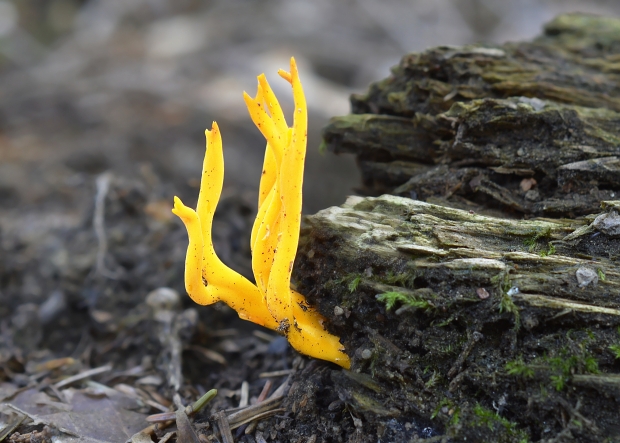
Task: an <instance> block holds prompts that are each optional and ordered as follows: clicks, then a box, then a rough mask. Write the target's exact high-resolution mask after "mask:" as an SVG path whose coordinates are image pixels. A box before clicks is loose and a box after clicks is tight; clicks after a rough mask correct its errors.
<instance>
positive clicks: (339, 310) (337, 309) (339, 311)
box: [334, 306, 344, 317]
mask: <svg viewBox="0 0 620 443" xmlns="http://www.w3.org/2000/svg"><path fill="white" fill-rule="evenodd" d="M342 314H344V309H342V308H341V307H340V306H336V307H335V308H334V315H335V316H336V317H338V316H340V315H342Z"/></svg>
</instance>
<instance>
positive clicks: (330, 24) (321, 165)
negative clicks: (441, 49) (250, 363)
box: [0, 0, 620, 231]
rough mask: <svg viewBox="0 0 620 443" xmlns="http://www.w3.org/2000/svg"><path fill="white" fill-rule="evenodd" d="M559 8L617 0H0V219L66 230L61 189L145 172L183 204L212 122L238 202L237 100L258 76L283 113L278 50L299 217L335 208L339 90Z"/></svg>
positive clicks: (340, 185) (258, 141) (252, 143)
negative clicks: (294, 117) (291, 127)
mask: <svg viewBox="0 0 620 443" xmlns="http://www.w3.org/2000/svg"><path fill="white" fill-rule="evenodd" d="M568 11H582V12H591V13H598V14H618V13H620V2H617V1H613V0H607V1H605V0H598V1H597V0H573V1H569V0H339V1H334V0H204V1H199V0H174V1H173V0H131V1H127V0H0V207H2V208H4V211H0V223H3V224H4V229H5V230H7V229H8V230H9V231H10V230H11V226H10V225H11V223H13V224H19V225H20V227H21V228H22V229H23V227H24V226H23V223H24V219H23V217H17V218H15V217H11V218H10V220H9V219H8V218H7V217H3V215H2V212H4V213H5V214H6V213H7V211H10V210H11V209H13V210H14V209H16V208H19V209H20V211H22V214H24V213H27V212H28V209H31V210H32V211H34V212H33V213H35V214H36V213H37V212H40V211H41V210H45V211H46V223H47V224H49V223H52V224H54V223H56V224H58V225H64V224H67V223H69V224H70V223H73V222H75V220H76V218H75V217H73V218H72V216H71V214H72V211H73V209H72V208H73V206H74V205H75V204H76V202H77V201H78V200H77V197H75V195H76V193H75V191H76V190H80V189H83V188H86V189H88V190H89V192H92V190H93V183H94V180H95V176H96V175H97V174H100V173H102V172H104V171H106V170H112V171H114V172H115V173H116V174H120V175H123V174H125V175H128V176H131V175H132V174H141V175H142V176H143V177H145V176H150V177H157V179H158V180H161V181H162V182H166V183H170V184H171V188H170V189H171V191H170V193H172V192H178V193H180V194H181V196H182V197H184V199H185V200H186V201H187V202H188V203H190V204H191V203H193V201H192V199H194V201H195V198H196V186H197V183H198V182H197V180H198V179H199V173H200V169H201V167H200V165H201V162H202V156H203V154H204V133H203V131H204V129H205V128H206V127H208V126H210V124H211V121H213V120H217V121H218V122H219V124H220V127H221V129H222V133H223V138H224V150H225V156H226V162H227V163H226V168H227V169H226V183H225V192H228V193H233V192H234V193H241V194H244V195H246V194H247V195H248V201H252V202H253V201H254V200H255V198H256V197H255V192H256V191H255V190H256V187H257V185H258V181H259V178H260V170H261V164H262V158H263V152H264V141H263V140H262V138H261V137H260V134H259V133H258V131H257V130H256V129H255V128H254V127H253V125H252V123H251V121H250V119H249V117H248V115H247V111H246V109H245V106H244V103H243V100H242V95H241V93H242V91H243V90H246V91H248V92H249V93H250V94H252V95H253V94H254V93H255V88H256V75H258V74H260V73H262V72H265V73H266V74H267V76H268V79H269V80H270V81H271V84H272V86H273V87H274V89H275V90H276V93H277V94H278V95H279V96H280V97H281V101H282V102H283V104H285V105H286V109H287V110H288V111H290V110H291V109H290V99H291V96H290V91H289V87H287V84H286V83H285V82H284V81H282V80H281V79H279V77H278V76H277V75H276V72H277V69H278V68H287V67H288V60H289V57H290V56H292V55H293V56H295V57H296V58H297V61H298V65H299V67H300V73H301V78H302V82H303V85H304V87H305V91H306V95H307V97H308V104H309V110H310V135H309V145H308V161H307V166H306V184H305V186H306V190H305V207H304V210H305V212H307V213H313V212H316V211H317V210H319V209H321V208H325V207H327V206H330V205H337V204H341V203H342V202H343V201H344V198H345V196H346V195H348V194H351V193H353V192H354V188H355V186H356V185H357V184H358V174H357V171H356V167H355V164H354V161H353V159H352V158H346V157H345V158H337V157H335V156H333V155H331V154H326V155H320V154H319V152H318V146H319V143H320V130H321V128H322V126H323V125H324V124H325V123H326V121H327V120H328V118H329V117H330V116H334V115H342V114H346V113H348V112H349V104H348V96H349V95H350V94H351V93H353V92H361V91H364V90H365V89H366V87H367V85H368V84H369V83H370V82H372V81H376V80H379V79H382V78H384V77H386V76H387V75H388V74H389V69H390V66H392V65H394V64H396V63H398V61H399V59H400V57H401V56H402V55H404V54H405V53H408V52H412V51H421V50H423V49H425V48H427V47H429V46H437V45H463V44H466V43H471V42H476V41H486V42H495V43H501V42H504V41H508V40H520V39H530V38H532V37H534V36H536V35H537V34H539V33H540V31H541V26H542V25H543V23H545V22H546V21H548V20H550V19H551V18H552V17H554V16H555V15H556V14H558V13H560V12H568ZM149 174H150V175H149ZM165 199H171V195H169V196H168V195H166V196H165ZM165 199H164V200H165ZM169 201H171V200H169ZM59 203H61V204H60V205H59ZM166 210H167V209H166ZM24 211H25V212H24ZM37 217H38V216H34V218H33V219H32V220H31V221H30V222H31V223H32V225H33V226H36V224H37V222H38V218H37Z"/></svg>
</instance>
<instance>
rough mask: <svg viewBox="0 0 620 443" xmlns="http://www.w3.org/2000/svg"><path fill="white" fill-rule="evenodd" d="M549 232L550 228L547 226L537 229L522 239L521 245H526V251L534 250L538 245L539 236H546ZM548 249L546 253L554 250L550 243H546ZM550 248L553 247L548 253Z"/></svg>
mask: <svg viewBox="0 0 620 443" xmlns="http://www.w3.org/2000/svg"><path fill="white" fill-rule="evenodd" d="M550 234H551V229H549V228H547V229H538V230H536V231H535V232H533V233H532V235H531V236H530V237H528V238H526V239H525V240H523V245H524V246H526V247H527V250H528V252H534V250H535V249H536V248H537V247H538V241H539V240H540V239H541V238H545V237H548V236H549V235H550ZM548 245H549V246H548V248H549V249H548V250H547V253H546V255H551V254H552V253H553V252H555V247H554V246H552V245H551V243H548ZM551 248H553V252H552V253H551V254H550V253H548V251H549V250H551Z"/></svg>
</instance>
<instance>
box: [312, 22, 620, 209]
mask: <svg viewBox="0 0 620 443" xmlns="http://www.w3.org/2000/svg"><path fill="white" fill-rule="evenodd" d="M617 38H620V21H618V20H614V19H609V18H602V17H589V16H583V15H564V16H560V17H559V18H557V19H556V20H555V21H553V22H552V23H550V24H549V25H548V26H547V27H546V29H545V35H544V36H542V37H541V38H539V39H537V40H535V41H533V42H524V43H509V44H505V45H501V46H476V45H474V46H465V47H460V48H458V47H439V48H433V49H429V50H427V51H425V52H423V53H420V54H410V55H407V56H405V57H404V58H403V59H402V61H401V63H400V65H399V66H397V67H395V68H394V70H393V72H392V75H391V76H390V77H388V78H387V79H385V80H383V81H380V82H378V83H375V84H373V85H372V86H371V88H370V90H369V92H368V93H367V94H365V95H359V96H354V97H353V99H352V104H353V112H354V114H353V115H349V116H345V117H336V118H334V119H332V121H331V122H330V124H329V125H328V126H327V128H325V131H324V139H325V144H326V147H327V148H328V149H329V150H331V151H333V152H336V153H340V152H349V153H350V152H353V153H356V154H357V156H358V159H359V161H360V164H361V167H362V173H363V180H364V185H365V187H366V192H368V193H369V194H374V195H378V194H380V193H386V192H389V193H394V194H397V195H403V196H411V197H414V198H419V199H421V200H424V201H434V202H443V203H444V204H451V205H454V206H460V207H463V206H464V205H470V206H471V207H472V208H476V209H478V210H484V209H488V208H499V209H504V210H505V209H509V210H511V211H514V212H516V213H520V214H532V215H553V216H570V215H583V214H588V213H592V212H595V211H597V209H598V204H599V202H600V201H602V200H610V199H613V198H615V196H616V195H617V194H618V193H619V192H620V180H619V178H620V167H619V160H618V158H619V157H618V156H620V132H619V130H618V128H620V113H619V111H620V87H619V86H618V85H620V74H619V72H620V70H619V69H618V62H617V59H618V56H617V55H616V51H618V46H619V45H617V44H614V42H615V41H616V40H615V39H617ZM379 165H381V166H379ZM524 179H526V182H525V183H524V182H523V180H524Z"/></svg>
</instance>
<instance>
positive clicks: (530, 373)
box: [505, 358, 534, 378]
mask: <svg viewBox="0 0 620 443" xmlns="http://www.w3.org/2000/svg"><path fill="white" fill-rule="evenodd" d="M505 367H506V372H508V374H509V375H518V376H520V377H523V378H532V377H534V369H532V367H530V366H528V365H527V364H525V363H524V362H523V359H522V358H519V359H517V360H513V361H510V362H508V363H506V366H505Z"/></svg>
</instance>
